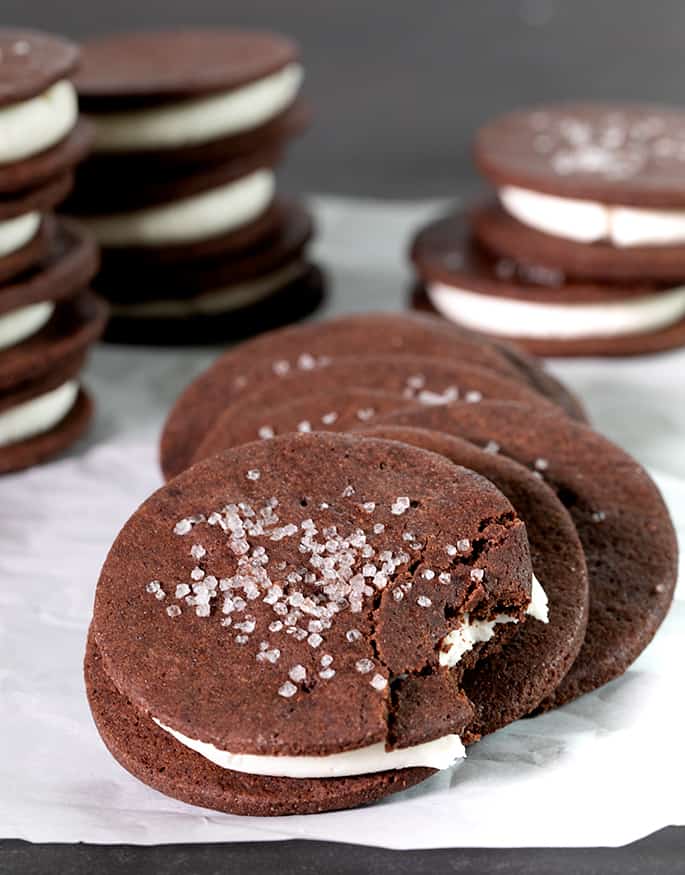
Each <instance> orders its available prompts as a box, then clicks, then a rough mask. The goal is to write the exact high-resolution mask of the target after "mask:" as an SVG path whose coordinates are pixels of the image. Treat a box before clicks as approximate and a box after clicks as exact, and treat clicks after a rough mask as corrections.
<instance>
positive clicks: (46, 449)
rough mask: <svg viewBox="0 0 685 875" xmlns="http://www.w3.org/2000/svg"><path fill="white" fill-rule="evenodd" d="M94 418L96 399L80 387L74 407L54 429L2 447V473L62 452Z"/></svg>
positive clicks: (0, 455) (0, 471)
mask: <svg viewBox="0 0 685 875" xmlns="http://www.w3.org/2000/svg"><path fill="white" fill-rule="evenodd" d="M92 417H93V402H92V400H91V398H90V396H89V395H88V394H87V393H86V392H85V390H84V389H82V388H80V389H79V393H78V395H77V396H76V401H75V402H74V406H73V407H72V408H71V410H70V411H69V413H68V414H67V415H66V417H65V418H64V419H63V420H61V422H59V423H58V425H56V426H55V427H54V428H52V429H50V431H46V432H43V433H42V434H39V435H36V436H35V437H32V438H28V439H27V440H23V441H20V442H18V443H15V444H10V445H9V446H4V447H0V474H8V473H10V472H15V471H22V470H24V469H25V468H31V467H32V466H33V465H39V464H42V463H43V462H46V461H47V460H48V459H51V458H52V457H53V456H57V455H58V454H60V453H62V452H63V451H64V450H66V449H67V447H70V446H71V445H72V444H74V443H75V442H76V441H77V440H78V439H79V438H80V437H81V435H82V434H83V432H84V431H85V430H86V428H87V427H88V424H89V422H90V420H91V419H92Z"/></svg>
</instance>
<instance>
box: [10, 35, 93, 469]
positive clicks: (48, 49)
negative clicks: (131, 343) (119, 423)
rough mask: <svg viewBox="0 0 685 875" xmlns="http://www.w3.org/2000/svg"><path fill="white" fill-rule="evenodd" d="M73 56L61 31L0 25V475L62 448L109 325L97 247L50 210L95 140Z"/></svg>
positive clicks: (79, 421) (84, 404)
mask: <svg viewBox="0 0 685 875" xmlns="http://www.w3.org/2000/svg"><path fill="white" fill-rule="evenodd" d="M78 61H79V50H78V48H77V47H76V46H74V45H72V44H71V43H69V42H67V41H66V40H63V39H60V38H58V37H53V36H49V35H46V34H40V33H35V32H32V31H14V30H2V31H0V473H5V472H8V471H14V470H18V469H20V468H25V467H28V466H29V465H33V464H35V463H37V462H40V461H43V460H44V459H46V458H48V457H50V456H52V455H54V454H55V453H57V452H59V451H60V450H62V449H63V448H64V447H66V446H68V445H69V444H71V443H72V442H73V441H74V440H75V439H76V438H77V437H78V435H79V434H80V433H81V431H82V430H83V428H84V427H85V425H86V424H87V422H88V419H89V417H90V413H91V402H90V400H89V399H88V397H87V395H86V394H85V392H83V390H82V389H80V387H79V381H78V374H79V372H80V370H81V368H82V367H83V364H84V361H85V357H86V352H87V349H88V347H89V346H90V345H91V344H92V343H93V342H94V341H95V340H96V339H97V337H98V336H99V334H100V333H101V331H102V328H103V322H104V312H103V307H102V305H101V304H100V303H99V302H98V301H97V300H96V299H95V298H94V297H93V296H92V294H91V293H89V292H88V291H87V287H88V284H89V282H90V280H91V278H92V277H93V275H94V273H95V271H96V269H97V260H98V259H97V247H96V244H95V241H94V240H93V238H92V236H91V235H90V234H88V233H87V232H86V231H85V230H84V229H83V228H81V227H79V226H78V225H76V224H75V223H73V222H69V221H66V220H63V219H57V218H55V216H54V215H53V209H54V208H55V206H56V205H57V204H58V203H59V202H60V201H61V200H63V199H64V197H65V196H66V195H67V193H68V191H69V189H70V187H71V184H72V176H73V170H74V165H75V164H76V162H78V161H79V160H80V159H81V158H82V157H83V156H84V154H85V152H86V151H87V149H88V147H89V145H90V142H91V140H92V129H91V126H90V125H89V124H88V123H87V122H84V121H80V120H79V119H78V108H77V99H76V91H75V89H74V86H73V85H72V84H71V82H70V81H69V80H70V77H71V76H73V74H74V73H75V71H76V67H77V65H78Z"/></svg>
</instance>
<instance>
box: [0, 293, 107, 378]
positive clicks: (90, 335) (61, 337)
mask: <svg viewBox="0 0 685 875" xmlns="http://www.w3.org/2000/svg"><path fill="white" fill-rule="evenodd" d="M106 318H107V307H106V305H105V303H104V301H102V299H101V298H98V297H97V296H96V295H94V294H93V293H92V292H89V291H83V292H80V293H78V294H77V295H75V296H74V297H72V298H67V299H66V300H64V301H61V302H60V303H59V304H58V306H57V307H56V308H55V312H54V313H53V315H52V318H51V319H50V321H49V322H48V323H47V324H46V325H45V326H44V327H43V328H42V329H41V330H40V331H39V332H37V333H36V334H34V335H32V336H31V337H29V338H27V339H26V340H25V341H23V342H22V343H20V344H18V345H17V346H12V347H9V348H8V349H5V350H2V351H0V391H2V392H4V391H6V390H8V389H10V388H12V387H15V386H17V385H18V384H21V383H24V382H26V381H29V380H34V379H36V378H37V377H38V376H40V375H41V374H44V373H46V372H47V371H50V370H51V369H53V368H58V367H59V366H60V364H61V363H62V362H63V361H65V360H69V359H71V358H73V357H74V356H76V355H78V354H79V353H81V352H83V351H84V350H85V349H87V348H88V347H89V346H90V345H91V344H92V343H94V342H95V341H96V340H97V339H98V338H99V337H100V335H101V334H102V331H103V329H104V326H105V321H106Z"/></svg>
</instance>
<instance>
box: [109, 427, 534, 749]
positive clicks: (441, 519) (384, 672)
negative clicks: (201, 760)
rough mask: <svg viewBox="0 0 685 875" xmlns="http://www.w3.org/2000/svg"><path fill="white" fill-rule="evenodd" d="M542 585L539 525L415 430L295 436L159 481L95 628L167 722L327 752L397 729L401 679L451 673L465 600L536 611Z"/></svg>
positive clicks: (226, 737)
mask: <svg viewBox="0 0 685 875" xmlns="http://www.w3.org/2000/svg"><path fill="white" fill-rule="evenodd" d="M222 521H223V522H222ZM230 533H232V534H230ZM142 545H145V546H144V547H143V546H142ZM455 545H456V546H455ZM474 568H476V569H481V570H482V573H480V571H477V572H476V575H474V574H472V571H473V569H474ZM530 579H531V566H530V558H529V555H528V546H527V539H526V534H525V528H524V526H523V524H522V523H521V522H520V521H519V520H518V518H517V517H516V515H515V514H514V513H513V511H512V509H511V506H510V505H509V503H508V502H507V501H506V499H505V498H504V497H503V496H502V495H501V494H500V493H499V492H498V491H497V490H496V489H495V488H494V487H493V486H492V485H491V484H489V483H488V482H487V481H485V480H484V479H483V478H481V477H478V476H477V475H475V474H473V473H472V472H467V471H465V470H464V469H461V468H458V467H457V466H454V465H452V464H451V463H450V462H448V461H447V460H446V459H444V458H442V457H440V456H437V455H436V454H431V453H428V452H426V451H425V450H419V449H416V448H412V447H408V446H406V445H404V444H400V443H395V442H390V441H378V440H370V439H360V438H355V437H352V436H348V435H333V434H323V433H317V434H311V435H303V434H300V435H288V436H285V437H281V438H274V439H273V440H271V441H263V442H261V443H256V444H249V445H246V446H243V447H240V448H236V449H235V450H231V451H228V452H227V453H223V454H221V455H219V456H215V457H213V458H212V459H210V460H207V461H206V462H202V463H200V464H199V465H196V466H194V467H193V469H192V471H189V472H187V473H186V474H184V475H181V476H180V477H179V478H177V479H176V480H174V481H173V483H170V484H168V485H167V486H166V487H163V488H162V489H161V490H159V491H158V492H157V493H155V495H153V496H152V497H151V498H150V499H149V500H148V501H147V502H146V503H145V504H144V505H143V506H142V507H141V508H140V509H139V510H138V511H137V512H136V513H135V514H134V516H133V517H132V518H131V519H130V520H129V522H128V523H127V524H126V526H125V527H124V529H123V530H122V532H121V533H120V535H119V537H118V538H117V540H116V542H115V544H114V546H113V547H112V550H111V551H110V554H109V557H108V559H107V561H106V563H105V566H104V568H103V571H102V574H101V577H100V581H99V583H98V589H97V594H96V601H95V610H94V618H93V629H94V633H95V638H96V641H97V644H98V648H99V650H100V652H101V654H102V656H103V659H104V663H105V667H106V671H107V673H108V675H109V676H110V677H111V678H112V680H113V681H114V683H115V685H116V686H117V687H118V688H119V689H121V690H122V691H125V692H126V694H127V695H128V697H129V698H130V699H131V701H132V702H133V704H134V705H136V706H137V707H138V708H140V709H141V710H143V711H144V712H147V713H149V714H151V715H152V716H154V717H156V718H157V719H159V720H161V721H162V722H163V723H164V724H166V725H167V726H171V727H173V728H174V729H176V730H177V731H179V732H182V733H183V734H184V735H186V736H188V737H190V738H199V739H202V740H204V741H208V742H211V743H213V744H215V745H216V746H217V747H219V748H220V749H222V750H228V751H231V752H235V753H254V754H262V755H266V754H268V755H291V756H302V755H313V756H318V755H325V754H329V753H334V752H339V751H345V750H355V749H357V748H359V747H363V746H366V745H369V744H372V743H376V742H381V741H382V742H385V741H387V739H388V731H389V730H388V725H389V719H390V718H389V712H390V713H392V712H393V711H394V704H393V702H392V701H391V699H390V686H389V681H394V679H395V678H397V679H398V680H399V681H401V679H402V677H403V676H404V675H421V676H424V675H429V674H434V673H441V672H444V671H446V669H444V668H443V667H442V666H441V664H439V662H438V656H439V650H440V646H441V642H442V639H443V638H444V636H445V635H447V634H448V633H449V631H451V630H452V629H453V628H454V626H455V625H458V623H459V618H460V617H461V616H462V615H463V613H464V612H465V611H471V613H472V614H473V615H475V616H479V617H483V618H488V617H490V616H493V615H495V614H499V613H502V612H506V613H507V614H508V615H510V616H512V617H513V618H518V619H521V618H522V617H523V616H524V611H525V607H526V606H527V604H528V601H529V599H530ZM177 587H180V589H177ZM512 625H513V624H511V623H509V624H502V626H501V632H502V634H505V633H508V632H510V631H511V627H512ZM507 627H508V628H507ZM290 629H292V632H289V631H288V630H290ZM193 654H194V655H195V658H194V659H193V668H192V670H186V669H185V668H184V664H185V662H186V659H187V658H191V656H192V655H193ZM476 655H477V653H476V650H475V649H474V651H473V652H472V654H470V658H473V657H475V656H476ZM463 664H464V666H466V665H467V664H468V660H466V659H464V661H463ZM217 668H219V669H220V670H219V671H217ZM440 725H441V726H442V724H440ZM422 733H423V738H422V739H421V740H422V741H428V740H430V739H432V738H435V737H436V731H435V727H434V726H431V725H427V724H424V725H423V727H422ZM437 734H439V733H437ZM411 743H416V739H414V740H413V741H412V742H411ZM402 746H405V745H404V744H403V741H402V739H401V738H394V739H393V747H402Z"/></svg>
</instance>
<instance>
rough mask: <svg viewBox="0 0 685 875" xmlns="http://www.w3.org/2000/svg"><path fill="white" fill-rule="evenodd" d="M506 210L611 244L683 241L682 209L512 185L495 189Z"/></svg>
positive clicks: (560, 232) (580, 238) (581, 238)
mask: <svg viewBox="0 0 685 875" xmlns="http://www.w3.org/2000/svg"><path fill="white" fill-rule="evenodd" d="M499 198H500V200H501V202H502V205H503V206H504V208H505V209H506V211H507V212H508V213H510V214H511V215H512V216H514V218H515V219H518V220H519V222H523V224H524V225H530V227H531V228H536V229H537V230H538V231H543V232H545V233H546V234H553V235H555V236H557V237H564V238H567V239H569V240H575V241H577V242H579V243H594V242H596V241H598V240H608V241H609V242H610V243H612V244H613V245H614V246H619V247H624V246H625V247H628V246H669V245H674V244H678V243H685V210H677V209H673V210H649V209H638V208H635V207H627V206H614V205H610V204H602V203H598V202H595V201H588V200H579V199H576V198H565V197H557V196H556V195H550V194H542V193H541V192H538V191H530V190H529V189H525V188H518V187H516V186H505V187H504V188H501V189H500V190H499Z"/></svg>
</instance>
